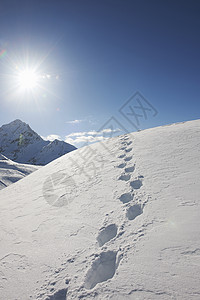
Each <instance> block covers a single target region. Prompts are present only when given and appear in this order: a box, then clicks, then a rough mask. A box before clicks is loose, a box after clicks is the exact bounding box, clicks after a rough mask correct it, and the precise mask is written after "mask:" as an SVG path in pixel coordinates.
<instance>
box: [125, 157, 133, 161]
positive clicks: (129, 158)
mask: <svg viewBox="0 0 200 300" xmlns="http://www.w3.org/2000/svg"><path fill="white" fill-rule="evenodd" d="M132 158H133V156H127V157H125V158H124V160H125V161H130V160H131V159H132Z"/></svg>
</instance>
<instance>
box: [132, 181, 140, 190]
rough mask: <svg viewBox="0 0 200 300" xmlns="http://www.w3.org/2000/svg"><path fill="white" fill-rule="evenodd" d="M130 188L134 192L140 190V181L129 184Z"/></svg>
mask: <svg viewBox="0 0 200 300" xmlns="http://www.w3.org/2000/svg"><path fill="white" fill-rule="evenodd" d="M130 186H131V187H132V188H133V189H134V190H138V189H140V188H141V186H142V181H141V180H140V179H136V180H133V181H131V182H130Z"/></svg>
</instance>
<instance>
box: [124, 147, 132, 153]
mask: <svg viewBox="0 0 200 300" xmlns="http://www.w3.org/2000/svg"><path fill="white" fill-rule="evenodd" d="M131 150H133V148H128V149H126V150H125V152H126V153H128V152H130V151H131Z"/></svg>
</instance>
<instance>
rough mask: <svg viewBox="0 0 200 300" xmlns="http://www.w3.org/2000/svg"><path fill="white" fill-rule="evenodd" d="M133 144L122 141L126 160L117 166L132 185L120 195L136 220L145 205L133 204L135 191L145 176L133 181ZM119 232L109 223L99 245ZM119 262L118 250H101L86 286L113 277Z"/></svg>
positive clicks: (131, 218)
mask: <svg viewBox="0 0 200 300" xmlns="http://www.w3.org/2000/svg"><path fill="white" fill-rule="evenodd" d="M131 144H132V141H128V138H126V139H125V140H124V141H122V147H121V148H120V150H121V151H123V152H124V153H123V154H121V155H120V156H119V157H118V158H119V159H123V160H124V161H123V162H121V163H120V164H119V165H118V166H117V168H119V169H122V174H121V175H120V176H119V178H118V180H120V181H124V182H125V183H126V184H127V183H128V184H129V186H130V192H128V193H124V194H122V195H121V196H120V197H119V201H121V203H122V204H125V205H127V211H126V218H127V219H128V220H129V221H132V220H134V219H135V218H136V217H137V216H139V215H141V214H142V213H143V206H142V204H141V203H134V204H131V202H132V201H133V200H134V191H135V190H139V189H140V188H141V187H142V178H143V176H139V177H138V178H136V179H135V180H132V181H131V175H132V173H133V172H134V170H135V165H130V166H129V165H127V163H128V162H129V161H131V160H132V156H131V155H129V153H130V152H131V151H132V147H130V145H131ZM117 233H118V227H117V225H116V224H109V225H108V226H104V227H102V228H101V229H100V231H99V234H98V236H97V242H98V244H99V247H102V246H103V245H104V244H106V243H107V242H109V241H110V240H112V239H114V238H115V237H117ZM119 262H120V256H118V253H117V252H115V251H106V252H101V253H100V255H99V257H98V258H97V259H96V260H95V261H94V262H93V263H92V266H91V268H90V269H89V271H88V273H87V275H86V279H85V284H84V286H85V288H86V289H93V288H94V287H95V286H96V284H98V283H100V282H104V281H107V280H108V279H111V278H112V277H113V276H114V274H115V271H116V269H117V267H118V264H119Z"/></svg>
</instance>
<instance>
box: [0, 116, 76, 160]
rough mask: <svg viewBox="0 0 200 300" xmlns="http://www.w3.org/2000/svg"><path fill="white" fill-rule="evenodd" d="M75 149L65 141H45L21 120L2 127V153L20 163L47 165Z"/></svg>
mask: <svg viewBox="0 0 200 300" xmlns="http://www.w3.org/2000/svg"><path fill="white" fill-rule="evenodd" d="M75 149H76V148H75V147H74V146H72V145H70V144H68V143H65V142H63V141H58V140H55V141H53V142H50V141H44V140H43V139H42V138H41V137H40V136H39V135H38V134H37V133H36V132H35V131H33V130H32V129H31V128H30V127H29V125H28V124H26V123H24V122H22V121H20V120H15V121H13V122H11V123H9V124H6V125H3V126H2V127H0V153H2V154H3V155H5V156H6V157H8V158H9V159H11V160H13V161H16V162H19V163H26V164H34V165H46V164H47V163H49V162H51V161H52V160H54V159H56V158H58V157H60V156H62V155H64V154H66V153H68V152H70V151H73V150H75Z"/></svg>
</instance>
